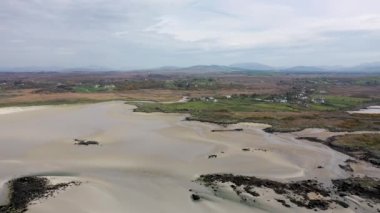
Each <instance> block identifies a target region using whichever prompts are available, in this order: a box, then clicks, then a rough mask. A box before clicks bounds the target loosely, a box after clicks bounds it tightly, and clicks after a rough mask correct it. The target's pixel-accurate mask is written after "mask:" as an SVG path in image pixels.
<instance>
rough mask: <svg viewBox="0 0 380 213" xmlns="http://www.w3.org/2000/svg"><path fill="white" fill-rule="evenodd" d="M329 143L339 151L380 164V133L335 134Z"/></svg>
mask: <svg viewBox="0 0 380 213" xmlns="http://www.w3.org/2000/svg"><path fill="white" fill-rule="evenodd" d="M327 143H328V145H329V146H331V147H332V148H334V149H337V150H338V151H342V152H344V153H346V154H348V155H350V156H353V157H356V158H358V159H360V160H365V161H368V162H370V163H372V164H374V165H377V166H380V133H373V134H347V135H341V136H334V137H331V138H329V139H328V141H327Z"/></svg>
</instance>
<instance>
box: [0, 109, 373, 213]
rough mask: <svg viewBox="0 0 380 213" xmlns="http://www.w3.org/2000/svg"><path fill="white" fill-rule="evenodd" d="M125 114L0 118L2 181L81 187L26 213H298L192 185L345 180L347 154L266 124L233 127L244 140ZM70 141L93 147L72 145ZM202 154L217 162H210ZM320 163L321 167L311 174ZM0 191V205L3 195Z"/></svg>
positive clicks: (47, 112)
mask: <svg viewBox="0 0 380 213" xmlns="http://www.w3.org/2000/svg"><path fill="white" fill-rule="evenodd" d="M132 109H133V106H130V105H126V104H124V103H123V102H106V103H98V104H88V105H75V106H55V107H44V108H41V109H39V110H30V111H27V112H24V113H14V114H2V115H1V119H0V131H1V134H0V183H5V182H6V181H7V180H10V179H12V178H14V177H19V176H23V175H43V176H49V178H51V179H52V180H57V179H58V180H62V178H69V179H70V178H74V179H79V180H81V181H82V184H81V185H80V186H77V187H70V188H69V189H67V190H66V191H63V192H60V193H59V194H58V195H57V196H56V197H55V198H51V199H47V200H41V201H38V202H37V203H36V204H35V205H32V206H31V207H30V209H29V211H30V212H35V213H44V212H58V213H59V212H83V213H85V212H92V213H96V212H99V213H100V212H102V213H103V212H165V213H168V212H192V213H193V212H268V211H270V212H286V211H287V212H304V211H306V210H305V209H301V208H291V209H284V208H283V207H282V206H281V204H279V203H278V202H267V201H266V198H265V197H263V198H260V199H259V201H258V204H257V205H256V206H248V205H244V204H242V203H241V202H239V200H238V199H223V198H222V197H220V196H214V194H213V193H212V192H211V191H210V190H209V189H207V188H204V187H202V186H201V185H199V184H197V183H194V182H192V180H194V179H195V178H196V177H197V176H198V175H201V174H207V173H236V174H244V175H254V176H258V177H265V178H271V179H277V180H296V179H304V178H314V177H316V176H318V177H319V178H320V179H321V180H322V181H323V180H328V179H330V178H339V177H347V176H348V174H347V173H345V172H344V171H343V170H341V169H339V167H338V164H339V163H341V162H343V161H344V160H345V159H347V156H346V155H344V154H341V153H338V152H336V151H334V150H331V149H329V148H328V147H325V146H323V145H320V144H315V143H311V142H305V141H299V140H296V139H295V136H294V135H292V134H268V133H265V132H264V131H263V130H262V129H263V128H265V127H266V125H255V124H246V123H242V124H236V125H233V126H232V127H233V128H235V127H242V128H244V131H243V132H211V130H212V129H215V128H221V127H218V126H216V125H215V124H208V123H200V122H188V121H183V120H184V115H178V114H161V113H152V114H143V113H133V112H132ZM75 138H78V139H86V140H96V141H99V142H100V143H101V145H100V146H77V145H74V141H73V139H75ZM243 148H249V149H250V151H243V150H242V149H243ZM263 150H265V151H263ZM209 155H217V157H216V158H212V159H209V158H208V156H209ZM318 165H324V166H325V168H326V169H324V170H323V171H321V170H319V169H316V168H317V166H318ZM372 174H376V173H372ZM377 174H379V173H377ZM0 187H1V191H2V192H1V193H0V203H1V202H4V200H5V197H6V191H5V190H6V189H5V188H6V187H5V186H4V185H0ZM189 189H192V190H194V191H196V192H197V193H199V194H200V195H201V196H202V201H201V202H193V201H192V200H191V199H190V195H191V192H189ZM225 196H230V195H228V193H226V195H225ZM268 196H269V195H268ZM337 211H343V212H350V211H351V210H349V209H345V210H344V209H337Z"/></svg>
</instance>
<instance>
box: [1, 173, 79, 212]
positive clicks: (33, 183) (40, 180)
mask: <svg viewBox="0 0 380 213" xmlns="http://www.w3.org/2000/svg"><path fill="white" fill-rule="evenodd" d="M79 184H80V182H74V181H72V182H69V183H60V184H56V185H50V184H49V180H48V179H47V178H44V177H37V176H31V177H22V178H17V179H13V180H11V181H9V182H8V186H9V190H10V195H9V203H8V204H7V205H3V206H0V212H4V213H21V212H25V211H27V209H28V205H29V204H30V203H31V202H32V201H35V200H38V199H41V198H48V197H51V196H53V195H54V192H55V191H58V190H64V189H66V188H67V187H69V186H71V185H79Z"/></svg>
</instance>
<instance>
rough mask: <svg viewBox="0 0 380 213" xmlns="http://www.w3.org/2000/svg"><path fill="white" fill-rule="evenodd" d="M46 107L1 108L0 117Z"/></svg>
mask: <svg viewBox="0 0 380 213" xmlns="http://www.w3.org/2000/svg"><path fill="white" fill-rule="evenodd" d="M44 108H46V106H28V107H1V108H0V115H6V114H13V113H20V112H28V111H34V110H40V109H44Z"/></svg>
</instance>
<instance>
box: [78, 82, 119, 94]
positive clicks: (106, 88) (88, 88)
mask: <svg viewBox="0 0 380 213" xmlns="http://www.w3.org/2000/svg"><path fill="white" fill-rule="evenodd" d="M114 89H115V86H113V85H103V86H101V85H99V84H95V85H79V86H75V87H74V88H73V90H74V92H77V93H96V92H111V91H113V90H114Z"/></svg>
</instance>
